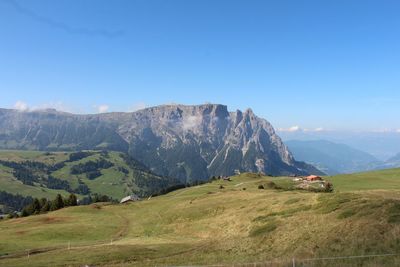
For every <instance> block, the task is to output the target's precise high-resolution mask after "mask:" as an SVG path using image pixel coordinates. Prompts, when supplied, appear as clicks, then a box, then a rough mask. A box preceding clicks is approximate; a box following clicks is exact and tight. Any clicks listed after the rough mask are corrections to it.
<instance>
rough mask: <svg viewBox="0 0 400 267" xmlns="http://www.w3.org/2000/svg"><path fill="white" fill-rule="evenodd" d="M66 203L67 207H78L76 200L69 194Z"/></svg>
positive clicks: (73, 195)
mask: <svg viewBox="0 0 400 267" xmlns="http://www.w3.org/2000/svg"><path fill="white" fill-rule="evenodd" d="M67 202H68V206H77V205H78V199H77V198H76V196H75V194H70V195H69V197H68V200H67Z"/></svg>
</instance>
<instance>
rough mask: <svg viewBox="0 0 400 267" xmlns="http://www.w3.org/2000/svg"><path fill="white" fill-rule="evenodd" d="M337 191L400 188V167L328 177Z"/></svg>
mask: <svg viewBox="0 0 400 267" xmlns="http://www.w3.org/2000/svg"><path fill="white" fill-rule="evenodd" d="M326 179H328V180H330V181H332V182H333V184H334V185H335V188H336V190H337V191H343V192H344V191H354V190H379V189H382V190H400V169H389V170H380V171H373V172H364V173H355V174H343V175H336V176H331V177H327V178H326Z"/></svg>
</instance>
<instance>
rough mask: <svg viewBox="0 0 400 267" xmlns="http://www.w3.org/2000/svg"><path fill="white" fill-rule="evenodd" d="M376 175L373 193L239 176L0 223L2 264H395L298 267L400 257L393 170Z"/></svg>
mask: <svg viewBox="0 0 400 267" xmlns="http://www.w3.org/2000/svg"><path fill="white" fill-rule="evenodd" d="M389 173H390V174H389ZM363 175H367V174H363ZM373 175H378V176H379V173H374V174H373ZM383 175H384V176H387V177H389V175H392V176H391V177H392V181H389V178H386V179H382V180H380V181H379V183H378V184H377V188H378V189H380V190H378V191H377V190H367V189H375V188H374V187H373V186H371V187H370V188H363V187H361V188H358V187H356V186H353V187H354V188H353V189H351V188H349V185H348V184H347V183H345V182H344V181H343V180H340V179H344V178H341V177H339V178H337V179H338V180H337V181H335V179H336V177H330V178H332V179H331V180H332V181H333V182H334V183H335V182H337V183H338V185H337V187H338V190H337V192H335V193H311V192H306V191H282V190H273V189H264V190H263V189H258V185H259V184H262V183H265V182H267V181H270V180H273V181H274V182H276V183H283V184H284V183H287V182H288V181H287V179H285V178H271V177H260V176H259V175H255V174H243V175H240V176H235V177H232V181H231V182H228V181H221V180H217V181H214V182H212V183H209V184H204V185H200V186H197V187H191V188H185V189H181V190H178V191H174V192H171V193H169V194H167V195H164V196H160V197H154V198H151V199H150V200H144V201H141V202H136V203H132V204H128V205H107V204H101V205H99V204H97V205H92V206H86V207H75V208H66V209H62V210H59V211H56V212H52V213H49V214H45V215H39V216H31V217H27V218H21V219H14V220H6V221H3V222H0V233H1V238H0V255H2V257H1V259H0V266H83V265H85V264H88V265H94V266H171V265H206V264H226V265H227V266H231V264H232V263H235V264H240V263H246V262H266V261H279V262H277V263H276V265H268V266H292V265H291V263H292V262H291V259H292V258H293V257H294V258H296V259H297V262H298V265H296V266H396V265H399V264H400V257H382V258H374V259H351V260H348V259H342V260H335V261H329V260H326V261H318V262H308V261H303V262H302V259H308V258H320V257H324V258H325V257H335V256H350V255H371V254H388V253H398V252H399V250H400V235H399V233H400V191H399V190H397V189H396V188H392V187H391V186H390V184H392V183H393V180H396V179H398V178H399V176H400V170H392V171H384V172H383ZM349 177H350V178H349V179H351V177H352V176H349ZM358 179H361V178H359V177H358V176H356V179H355V183H356V184H357V183H361V182H359V181H358ZM385 181H386V182H387V185H386V186H387V189H389V190H384V189H385V188H382V186H385V185H384V183H385ZM220 185H222V186H223V189H221V188H220ZM358 189H363V190H358ZM28 251H30V252H29V253H30V256H29V257H28ZM252 266H254V265H252ZM265 266H267V265H265Z"/></svg>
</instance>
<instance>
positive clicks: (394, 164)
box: [378, 153, 400, 169]
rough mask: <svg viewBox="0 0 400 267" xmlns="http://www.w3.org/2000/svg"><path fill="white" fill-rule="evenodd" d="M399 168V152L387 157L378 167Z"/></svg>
mask: <svg viewBox="0 0 400 267" xmlns="http://www.w3.org/2000/svg"><path fill="white" fill-rule="evenodd" d="M388 168H400V153H398V154H397V155H395V156H394V157H392V158H390V159H388V160H387V161H385V163H383V164H382V165H381V166H379V167H378V169H388Z"/></svg>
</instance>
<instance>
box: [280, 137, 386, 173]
mask: <svg viewBox="0 0 400 267" xmlns="http://www.w3.org/2000/svg"><path fill="white" fill-rule="evenodd" d="M285 144H286V145H287V146H288V147H289V149H290V151H292V153H293V155H294V156H295V157H296V159H298V160H301V161H305V162H307V163H309V164H312V165H313V166H315V167H317V168H318V169H320V170H321V171H323V172H325V173H327V174H330V175H334V174H340V173H354V172H361V171H368V170H373V169H375V168H376V167H377V166H379V165H381V164H382V162H381V161H379V160H378V159H376V158H375V157H374V156H372V155H370V154H368V153H366V152H364V151H361V150H358V149H355V148H352V147H350V146H348V145H345V144H338V143H334V142H330V141H326V140H309V141H299V140H290V141H286V142H285Z"/></svg>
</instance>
